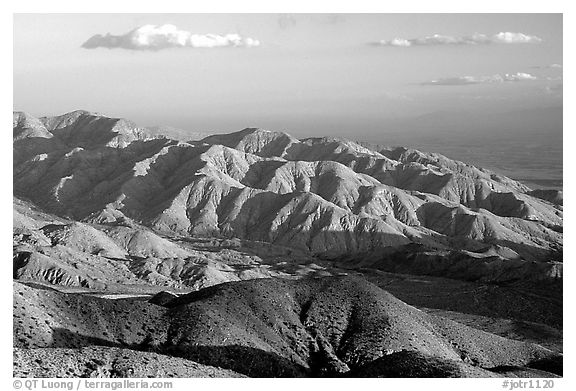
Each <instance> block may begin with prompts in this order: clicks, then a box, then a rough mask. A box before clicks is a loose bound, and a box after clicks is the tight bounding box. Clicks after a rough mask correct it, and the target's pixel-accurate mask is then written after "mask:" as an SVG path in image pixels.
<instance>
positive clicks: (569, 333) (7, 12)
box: [0, 0, 576, 391]
mask: <svg viewBox="0 0 576 391" xmlns="http://www.w3.org/2000/svg"><path fill="white" fill-rule="evenodd" d="M571 3H574V2H573V1H568V0H566V1H554V0H548V1H538V2H536V1H529V0H525V1H505V0H483V1H475V2H464V1H462V0H460V1H457V0H436V1H434V0H428V1H425V0H422V1H407V0H403V1H399V2H384V1H380V2H376V1H370V0H353V1H351V0H347V1H343V0H338V1H330V2H328V1H325V2H320V1H317V2H312V1H310V0H293V1H290V2H283V3H278V2H275V3H273V2H272V1H264V0H242V1H233V0H217V1H204V2H193V1H190V0H188V1H169V0H164V1H157V2H143V1H133V2H128V1H124V2H121V1H120V0H97V1H91V2H80V1H71V0H49V1H46V0H44V1H42V0H26V1H24V0H21V1H15V0H14V1H11V2H10V3H8V4H2V5H1V7H2V11H3V12H2V13H0V18H1V19H0V28H1V32H2V34H1V35H0V36H1V39H2V48H3V49H4V50H5V52H8V53H10V56H9V59H7V60H4V61H3V62H2V83H1V85H2V92H1V96H2V107H3V108H4V110H3V111H2V113H3V116H2V119H3V121H2V123H3V126H2V133H1V134H2V137H3V139H2V141H3V142H2V144H1V145H2V153H1V154H0V158H1V161H0V167H2V168H3V169H2V175H3V178H2V183H4V184H5V186H6V190H5V191H4V192H2V203H1V208H2V209H1V210H2V212H3V213H2V216H3V217H4V219H3V224H2V225H1V226H0V227H1V235H0V243H1V244H2V246H1V249H2V254H3V255H4V256H3V257H2V258H3V260H4V265H5V268H6V269H7V270H6V272H5V273H4V275H5V279H3V280H2V284H1V285H0V286H1V287H2V292H1V295H0V297H1V300H2V303H1V307H0V308H1V309H4V310H5V311H6V315H5V319H4V322H2V323H1V324H2V338H3V339H2V346H3V349H2V355H1V361H0V362H1V366H0V370H1V378H2V382H1V383H0V385H2V388H3V389H7V390H9V389H12V353H11V349H10V345H11V341H10V340H9V338H10V336H11V334H12V331H11V330H12V321H11V316H10V315H9V312H8V308H11V301H12V299H11V298H12V284H11V281H10V280H9V275H10V274H11V273H10V272H9V271H10V270H11V263H10V261H9V260H10V259H11V253H9V249H10V244H9V242H8V241H9V238H10V236H11V235H10V232H9V231H11V227H10V224H11V223H10V221H11V219H10V216H11V214H12V207H11V205H12V200H11V192H12V179H11V178H10V177H9V173H10V172H11V168H12V167H11V166H12V152H11V150H10V149H9V148H10V144H11V142H9V139H8V138H9V135H10V134H11V133H10V132H9V128H8V122H9V118H11V115H10V111H11V110H8V108H9V107H11V106H12V86H13V84H12V42H13V41H12V35H13V28H12V14H13V13H93V12H98V13H136V12H139V13H173V12H174V13H210V12H218V13H223V12H231V13H268V12H270V13H283V12H307V13H317V12H325V13H348V12H350V13H364V12H368V13H377V12H382V13H422V12H434V13H442V12H447V13H454V12H458V13H475V12H482V13H492V12H494V13H503V12H509V13H519V12H526V13H563V14H564V53H563V58H564V105H565V107H566V108H567V109H566V110H564V173H565V178H564V194H565V200H566V201H565V204H564V211H565V215H564V216H565V221H564V230H565V231H564V234H565V241H564V242H565V247H564V254H565V260H566V262H565V269H564V270H565V275H566V276H567V277H566V278H567V279H568V281H570V283H568V284H565V291H564V319H565V327H564V329H565V330H566V332H565V333H564V337H565V342H564V346H565V347H564V351H565V356H566V357H565V358H566V361H565V364H564V367H565V374H564V376H565V377H564V379H558V380H556V382H555V388H554V389H555V390H557V389H560V390H565V389H566V390H567V389H576V387H575V386H576V381H575V380H574V379H575V378H576V376H575V375H574V373H573V372H574V371H570V369H571V368H576V365H575V364H576V360H575V359H574V353H575V349H574V337H573V334H574V333H573V331H574V330H575V324H574V315H573V313H574V310H572V309H571V304H572V299H573V298H574V288H573V287H574V283H572V281H573V280H574V278H575V277H574V276H573V270H575V268H574V266H573V265H572V263H573V260H572V256H571V255H572V254H574V250H575V249H574V212H573V205H574V190H575V188H574V181H573V179H572V176H573V175H572V173H573V172H574V163H572V160H573V159H572V155H571V154H572V153H574V152H573V151H572V149H573V148H574V147H576V144H575V143H574V140H575V139H574V136H573V132H574V131H576V127H575V126H574V125H575V123H574V114H573V113H574V107H573V106H574V105H573V102H574V101H573V97H572V91H573V81H572V79H573V77H572V73H573V71H574V69H575V68H574V50H573V49H572V48H571V47H569V46H574V44H573V43H572V41H573V40H574V37H576V32H575V31H574V30H575V29H574V26H575V24H576V18H575V16H574V15H575V13H574V12H573V7H571ZM569 37H572V39H569ZM501 383H502V382H501V381H500V380H498V379H434V380H417V379H366V380H359V379H344V380H342V379H338V380H335V379H307V380H305V381H304V380H299V379H287V380H275V379H260V380H254V379H251V380H232V379H221V380H215V379H193V380H187V379H176V380H175V383H174V384H175V387H174V389H178V390H180V389H182V390H189V389H194V388H200V387H202V388H203V387H211V388H212V387H216V388H219V387H223V388H224V387H226V388H227V389H230V388H231V387H233V388H234V389H250V390H252V389H253V388H254V387H256V388H262V389H264V388H266V389H271V388H272V387H273V388H274V389H287V390H288V389H290V390H293V389H294V387H302V386H304V387H310V388H321V387H322V388H330V389H333V388H336V389H340V388H341V389H350V388H352V387H357V386H360V387H362V388H373V389H383V388H389V389H402V388H412V387H414V388H415V389H438V390H443V391H444V390H459V391H461V390H463V389H466V390H467V391H472V390H482V391H484V390H496V389H500V390H502V387H501Z"/></svg>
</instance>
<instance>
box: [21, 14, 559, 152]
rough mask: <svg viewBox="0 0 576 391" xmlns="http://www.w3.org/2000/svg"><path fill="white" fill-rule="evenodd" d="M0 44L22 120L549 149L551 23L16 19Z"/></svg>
mask: <svg viewBox="0 0 576 391" xmlns="http://www.w3.org/2000/svg"><path fill="white" fill-rule="evenodd" d="M13 43H14V46H13V52H14V56H13V65H14V67H13V69H14V75H13V80H14V110H16V111H26V112H28V113H30V114H32V115H35V116H45V115H58V114H63V113H66V112H69V111H72V110H76V109H84V110H89V111H94V112H99V113H102V114H105V115H108V116H113V117H124V118H129V119H131V120H133V121H135V122H136V123H138V124H140V125H143V126H146V125H167V126H173V127H177V128H181V129H184V130H190V131H194V132H230V131H236V130H240V129H243V128H245V127H249V126H254V127H262V128H266V129H270V130H278V131H286V132H288V133H290V134H293V135H294V136H297V137H310V136H325V135H332V136H344V137H348V138H354V139H363V140H367V141H373V142H382V143H385V142H386V138H387V137H388V136H389V135H391V134H394V135H395V137H396V139H399V138H402V137H407V138H410V137H424V136H426V137H429V138H430V137H432V138H434V137H441V136H443V135H456V134H472V135H475V136H477V137H486V136H487V135H492V134H499V133H500V134H501V133H502V131H503V130H505V131H508V132H510V133H511V134H517V133H518V132H520V133H521V132H528V133H530V132H532V133H534V132H536V133H538V132H540V134H541V135H542V134H544V135H545V134H547V132H556V134H558V132H559V134H560V143H561V132H562V119H561V117H559V114H558V113H560V114H561V108H562V90H563V89H562V60H563V59H562V15H561V14H140V15H138V14H16V15H15V16H14V42H13ZM559 109H560V111H559ZM487 119H489V120H487ZM503 124H504V125H503ZM503 126H504V129H503ZM390 137H391V136H390Z"/></svg>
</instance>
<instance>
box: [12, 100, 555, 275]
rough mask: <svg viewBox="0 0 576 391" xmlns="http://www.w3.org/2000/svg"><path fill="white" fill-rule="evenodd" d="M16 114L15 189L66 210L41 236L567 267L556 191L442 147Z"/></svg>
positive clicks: (114, 251) (89, 244) (120, 247)
mask: <svg viewBox="0 0 576 391" xmlns="http://www.w3.org/2000/svg"><path fill="white" fill-rule="evenodd" d="M13 125H14V172H13V175H14V176H13V178H14V193H15V196H17V197H18V198H21V199H24V200H29V201H31V202H32V204H33V205H35V206H38V207H40V208H42V209H43V210H44V211H46V212H49V213H51V214H54V215H55V217H56V218H58V219H64V220H65V221H66V223H65V224H64V225H66V228H64V227H61V226H53V227H37V228H42V230H41V231H42V232H41V233H42V235H40V233H38V232H36V233H35V235H37V236H38V238H39V240H40V242H37V243H36V246H41V245H42V244H43V242H42V241H44V240H45V239H46V240H48V242H49V243H50V245H51V246H52V247H53V246H54V244H55V243H58V244H59V245H62V246H65V247H66V248H67V249H70V246H72V247H75V248H73V249H72V250H73V251H80V252H81V253H83V254H88V255H90V257H93V256H98V255H103V256H105V257H107V258H115V259H116V258H120V259H126V257H127V256H130V257H134V256H140V257H150V256H152V257H155V258H157V259H160V260H162V259H167V258H178V259H186V258H189V257H190V253H189V252H186V251H182V250H181V249H177V247H178V248H179V247H180V246H176V247H175V246H174V243H172V242H170V241H169V240H168V241H164V242H163V244H162V245H159V246H160V247H161V249H156V250H152V249H149V248H148V249H146V248H144V249H141V250H138V249H136V247H140V246H144V247H146V244H147V243H155V242H161V241H160V240H159V239H154V240H151V239H150V238H151V237H153V236H152V235H156V236H154V237H158V236H157V235H158V234H160V235H163V236H164V237H166V238H174V237H189V236H193V237H206V238H220V239H231V238H236V239H239V240H248V241H257V242H266V243H270V244H273V245H277V246H281V247H284V248H286V247H289V248H292V249H294V250H295V251H300V252H303V253H306V254H308V255H309V256H310V257H313V256H322V257H323V258H325V259H333V260H345V259H347V258H348V257H354V256H355V255H359V254H362V255H366V254H368V255H367V256H368V257H370V254H371V253H373V252H376V253H378V254H379V253H380V252H381V251H382V249H384V248H385V249H396V250H394V251H396V252H395V253H396V254H405V253H406V249H409V250H408V253H409V254H407V256H408V255H410V254H414V253H417V254H421V258H420V259H422V257H424V259H428V260H430V259H431V258H430V255H431V254H432V255H433V256H436V257H438V258H440V259H442V260H445V259H454V255H450V256H451V257H452V258H450V257H449V256H445V255H446V254H453V253H454V252H457V253H458V254H460V255H458V256H459V257H460V258H464V262H467V263H469V264H474V265H476V264H484V265H487V264H492V266H491V271H489V272H488V273H484V272H480V273H476V274H474V277H473V278H487V279H496V280H497V279H498V278H504V279H510V278H512V279H514V278H523V279H524V278H529V279H531V278H536V279H541V278H547V279H557V278H559V277H561V275H562V264H561V262H559V261H561V251H562V206H561V205H560V204H559V203H558V202H557V198H558V197H556V198H555V197H554V195H550V194H546V195H545V196H543V195H540V194H537V193H531V192H530V189H529V188H527V187H526V186H525V185H523V184H521V183H519V182H516V181H513V180H511V179H509V178H506V177H503V176H500V175H497V174H496V173H493V172H490V171H487V170H483V169H479V168H476V167H472V166H469V165H467V164H465V163H461V162H456V161H453V160H450V159H448V158H446V157H443V156H441V155H437V154H426V153H422V152H419V151H415V150H410V149H405V148H396V149H384V148H380V149H379V150H376V149H369V148H366V147H363V146H360V145H359V144H356V143H353V142H350V141H343V140H335V139H305V140H298V139H295V138H293V137H291V136H289V135H287V134H285V133H279V132H269V131H265V130H262V129H253V128H249V129H245V130H243V131H240V132H236V133H231V134H227V135H214V136H208V137H206V138H204V139H203V140H201V141H195V142H193V141H191V142H181V141H175V140H171V139H169V138H166V137H161V136H158V135H156V134H153V133H152V132H150V131H147V129H144V128H139V127H137V126H135V125H134V124H132V123H130V122H129V121H126V120H122V119H114V118H108V117H105V116H101V115H96V114H93V113H88V112H83V111H78V112H73V113H69V114H65V115H62V116H58V117H50V118H34V117H31V116H29V115H27V114H24V113H15V114H14V121H13ZM538 197H540V198H538ZM70 222H82V224H87V225H83V226H80V225H78V224H76V223H72V225H70V224H71V223H70ZM61 225H62V224H61ZM138 227H140V228H138ZM92 228H94V229H97V230H100V231H102V232H103V233H104V236H102V235H101V234H100V233H98V232H96V231H93V230H92ZM63 230H64V231H65V232H63ZM136 232H139V233H136ZM67 237H68V238H74V239H73V240H67V239H66V238H67ZM77 237H84V238H86V237H90V239H86V240H85V241H80V242H78V241H77V240H76V238H77ZM94 241H97V242H98V245H95V244H94ZM44 244H45V243H44ZM130 245H132V248H131V249H130V248H127V247H130ZM413 245H416V247H413ZM411 246H412V247H411ZM413 249H417V250H413ZM37 250H38V247H36V248H34V249H32V251H30V250H27V251H28V252H30V253H32V254H33V253H35V252H36V251H37ZM22 251H23V250H22ZM51 251H52V252H54V250H51ZM66 251H68V250H66ZM138 251H140V254H138ZM43 255H45V256H48V257H49V258H58V259H61V258H62V256H60V255H58V254H57V255H53V254H43ZM85 257H86V256H85V255H83V256H82V257H80V258H85ZM427 257H428V258H427ZM37 258H38V257H37ZM39 258H42V257H39ZM64 258H65V257H64ZM397 259H399V261H398V262H400V263H405V262H404V260H403V259H404V258H402V257H397ZM87 262H88V261H87ZM161 262H163V264H165V262H164V261H161ZM423 262H428V261H423ZM451 262H452V261H450V262H449V263H450V265H451ZM494 262H496V263H494ZM510 262H512V263H510ZM441 263H442V262H441ZM535 263H536V264H537V266H534V265H535ZM383 264H384V265H383V267H386V268H387V267H389V265H387V264H386V262H383ZM428 264H432V263H431V262H428ZM450 265H448V266H446V265H444V266H442V268H441V270H443V271H446V270H447V271H448V274H450V273H453V272H454V266H450ZM376 267H378V266H376ZM456 268H458V267H457V266H456ZM494 268H495V269H496V271H494V270H492V269H494ZM480 270H484V269H483V267H481V268H480ZM502 276H503V277H502ZM460 277H461V276H459V278H460ZM464 278H467V277H466V276H464Z"/></svg>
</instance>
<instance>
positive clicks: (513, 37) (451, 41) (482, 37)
mask: <svg viewBox="0 0 576 391" xmlns="http://www.w3.org/2000/svg"><path fill="white" fill-rule="evenodd" d="M540 42H542V39H541V38H539V37H536V36H534V35H526V34H522V33H511V32H501V33H498V34H494V35H486V34H478V33H476V34H474V35H471V36H468V37H453V36H450V35H440V34H434V35H431V36H428V37H423V38H412V39H405V38H394V39H391V40H382V41H380V42H378V43H377V45H380V46H396V47H411V46H438V45H481V44H493V43H501V44H514V43H540Z"/></svg>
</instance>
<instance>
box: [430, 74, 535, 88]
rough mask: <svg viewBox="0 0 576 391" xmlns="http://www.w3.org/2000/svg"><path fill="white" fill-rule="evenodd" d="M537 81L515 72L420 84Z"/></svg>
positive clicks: (452, 84)
mask: <svg viewBox="0 0 576 391" xmlns="http://www.w3.org/2000/svg"><path fill="white" fill-rule="evenodd" d="M532 80H538V78H537V77H536V76H533V75H531V74H529V73H524V72H516V73H505V74H503V75H492V76H459V77H447V78H441V79H436V80H431V81H427V82H424V83H422V85H428V86H464V85H469V84H489V83H505V82H520V81H532Z"/></svg>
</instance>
